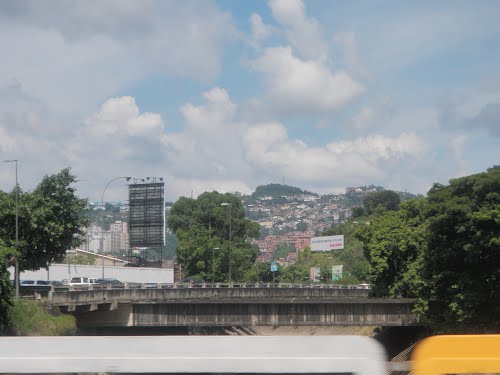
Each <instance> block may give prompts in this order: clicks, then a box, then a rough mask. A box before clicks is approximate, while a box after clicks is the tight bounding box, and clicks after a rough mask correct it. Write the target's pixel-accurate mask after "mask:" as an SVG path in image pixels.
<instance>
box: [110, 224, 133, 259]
mask: <svg viewBox="0 0 500 375" xmlns="http://www.w3.org/2000/svg"><path fill="white" fill-rule="evenodd" d="M128 248H129V235H128V223H126V222H124V221H115V222H114V223H112V224H111V225H110V228H109V231H106V232H104V252H105V253H116V252H123V253H127V252H128Z"/></svg>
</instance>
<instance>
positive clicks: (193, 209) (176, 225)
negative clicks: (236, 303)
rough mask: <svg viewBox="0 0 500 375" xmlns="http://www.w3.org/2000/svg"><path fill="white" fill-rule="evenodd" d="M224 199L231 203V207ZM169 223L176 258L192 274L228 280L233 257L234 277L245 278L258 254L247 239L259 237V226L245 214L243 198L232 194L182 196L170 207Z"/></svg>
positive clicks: (204, 277) (213, 193) (214, 193)
mask: <svg viewBox="0 0 500 375" xmlns="http://www.w3.org/2000/svg"><path fill="white" fill-rule="evenodd" d="M222 203H230V204H231V207H230V209H229V208H228V207H227V206H221V204H222ZM229 213H231V217H230V218H229ZM168 225H169V227H170V228H171V229H172V231H173V232H174V233H175V234H176V236H177V240H178V244H177V259H178V260H179V261H180V263H181V264H182V265H183V267H184V269H185V270H187V273H188V274H189V275H190V276H197V277H200V278H203V279H205V280H211V279H212V274H213V273H215V280H216V281H224V280H227V278H228V275H229V261H230V259H231V272H232V279H233V280H244V278H245V275H246V272H247V270H248V269H250V268H251V266H252V265H253V263H254V261H255V258H256V256H257V254H256V251H255V249H254V248H253V247H252V246H251V245H250V244H249V243H248V242H247V240H248V239H249V238H257V237H258V236H259V230H260V227H259V225H258V224H257V223H254V222H252V221H250V220H248V219H247V218H246V217H245V209H244V207H243V205H242V204H241V201H240V199H239V198H238V197H236V196H234V195H232V194H219V193H217V192H210V193H208V192H207V193H203V194H201V195H200V196H199V197H198V198H197V199H192V198H185V197H181V198H179V200H178V201H177V202H176V203H175V204H174V205H173V206H172V208H171V210H170V215H169V217H168ZM229 227H231V236H230V233H229ZM229 237H231V247H230V246H229ZM215 248H217V250H213V249H215ZM212 250H213V261H212Z"/></svg>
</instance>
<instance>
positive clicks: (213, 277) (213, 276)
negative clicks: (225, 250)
mask: <svg viewBox="0 0 500 375" xmlns="http://www.w3.org/2000/svg"><path fill="white" fill-rule="evenodd" d="M215 250H219V248H218V247H213V248H212V282H215V263H214V251H215Z"/></svg>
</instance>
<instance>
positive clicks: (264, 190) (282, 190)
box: [252, 184, 318, 198]
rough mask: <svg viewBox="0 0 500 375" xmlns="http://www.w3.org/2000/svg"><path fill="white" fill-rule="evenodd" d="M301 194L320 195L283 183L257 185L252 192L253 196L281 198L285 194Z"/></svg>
mask: <svg viewBox="0 0 500 375" xmlns="http://www.w3.org/2000/svg"><path fill="white" fill-rule="evenodd" d="M301 194H306V195H315V196H317V195H318V194H315V193H311V192H310V191H307V190H302V189H299V188H298V187H294V186H289V185H281V184H267V185H261V186H257V188H256V189H255V192H254V193H253V194H252V197H255V198H259V197H266V196H270V197H273V198H279V197H281V196H283V195H301Z"/></svg>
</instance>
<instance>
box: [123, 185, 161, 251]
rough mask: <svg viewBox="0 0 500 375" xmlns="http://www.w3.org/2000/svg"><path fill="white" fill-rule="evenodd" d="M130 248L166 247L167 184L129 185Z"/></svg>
mask: <svg viewBox="0 0 500 375" xmlns="http://www.w3.org/2000/svg"><path fill="white" fill-rule="evenodd" d="M128 188H129V190H128V191H129V193H128V194H129V223H128V228H129V234H130V247H155V246H164V245H165V199H164V197H165V184H164V183H163V182H153V183H142V184H132V185H129V187H128Z"/></svg>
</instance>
